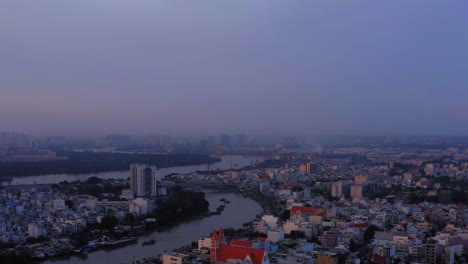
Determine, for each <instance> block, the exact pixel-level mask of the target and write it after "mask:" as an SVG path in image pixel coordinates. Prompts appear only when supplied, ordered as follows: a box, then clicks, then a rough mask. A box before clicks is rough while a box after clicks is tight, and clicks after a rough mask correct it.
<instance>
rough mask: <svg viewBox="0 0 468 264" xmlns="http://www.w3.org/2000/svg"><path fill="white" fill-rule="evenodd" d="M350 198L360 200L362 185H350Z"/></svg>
mask: <svg viewBox="0 0 468 264" xmlns="http://www.w3.org/2000/svg"><path fill="white" fill-rule="evenodd" d="M351 197H352V198H362V185H361V184H353V185H351Z"/></svg>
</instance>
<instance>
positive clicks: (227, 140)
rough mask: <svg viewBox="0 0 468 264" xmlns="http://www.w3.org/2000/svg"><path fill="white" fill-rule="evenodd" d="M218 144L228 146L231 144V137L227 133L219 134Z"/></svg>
mask: <svg viewBox="0 0 468 264" xmlns="http://www.w3.org/2000/svg"><path fill="white" fill-rule="evenodd" d="M219 144H220V145H222V146H229V145H230V144H231V137H230V136H229V135H228V134H221V135H219Z"/></svg>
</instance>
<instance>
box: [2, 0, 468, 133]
mask: <svg viewBox="0 0 468 264" xmlns="http://www.w3.org/2000/svg"><path fill="white" fill-rule="evenodd" d="M467 10H468V3H467V2H466V1H450V2H447V1H427V0H424V1H423V0H415V1H407V0H405V1H403V0H399V1H329V0H326V1H276V0H275V1H271V0H270V1H263V0H258V1H251V0H237V1H204V2H203V4H200V3H199V2H196V1H178V0H176V1H122V0H102V1H87V0H85V1H50V0H44V1H5V2H2V3H1V5H0V25H1V26H0V39H1V44H0V58H1V59H0V69H1V70H0V80H1V81H0V90H1V96H0V113H1V114H0V128H1V130H3V131H4V130H8V131H17V132H24V133H32V134H39V135H41V134H54V135H94V134H106V133H115V132H118V133H150V132H161V133H211V132H212V133H219V132H222V131H232V132H233V133H302V134H307V133H316V134H324V133H410V134H417V133H424V134H428V133H438V134H466V131H467V129H468V115H467V114H466V113H468V75H467V74H466V73H467V68H468V66H467V62H468V52H467V51H466V47H468V31H467V30H466V29H467V28H468V17H467V16H466V13H467Z"/></svg>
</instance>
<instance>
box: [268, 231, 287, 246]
mask: <svg viewBox="0 0 468 264" xmlns="http://www.w3.org/2000/svg"><path fill="white" fill-rule="evenodd" d="M282 240H284V230H283V229H282V228H277V229H275V230H270V231H268V241H270V242H271V243H278V242H279V241H282Z"/></svg>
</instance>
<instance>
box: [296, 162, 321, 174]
mask: <svg viewBox="0 0 468 264" xmlns="http://www.w3.org/2000/svg"><path fill="white" fill-rule="evenodd" d="M299 171H300V172H301V173H307V174H310V173H317V164H316V163H315V162H306V164H302V165H301V166H299Z"/></svg>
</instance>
